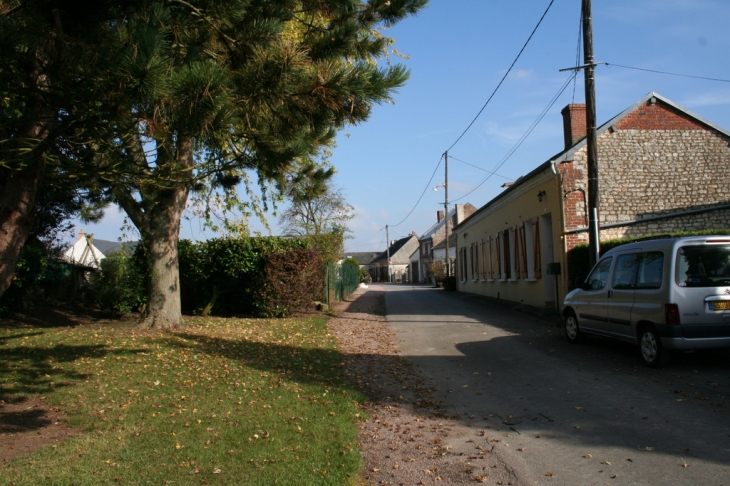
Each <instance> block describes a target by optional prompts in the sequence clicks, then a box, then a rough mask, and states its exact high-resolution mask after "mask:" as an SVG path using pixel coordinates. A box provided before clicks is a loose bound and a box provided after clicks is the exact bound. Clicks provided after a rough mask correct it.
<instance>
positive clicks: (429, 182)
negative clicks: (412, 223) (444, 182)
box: [389, 154, 444, 228]
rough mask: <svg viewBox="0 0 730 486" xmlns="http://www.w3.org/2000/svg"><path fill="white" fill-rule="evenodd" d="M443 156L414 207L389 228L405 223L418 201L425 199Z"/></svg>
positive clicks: (442, 156)
mask: <svg viewBox="0 0 730 486" xmlns="http://www.w3.org/2000/svg"><path fill="white" fill-rule="evenodd" d="M443 158H444V155H443V154H441V158H440V159H439V161H438V164H436V168H435V169H434V170H433V174H431V178H430V179H429V180H428V182H427V183H426V187H425V188H424V189H423V192H422V193H421V197H419V198H418V201H416V204H414V205H413V207H412V208H411V211H410V212H409V213H408V214H407V215H406V217H405V218H403V219H401V220H400V222H399V223H398V224H393V225H390V226H389V228H395V227H397V226H400V225H401V224H403V222H404V221H405V220H406V219H408V217H409V216H410V215H411V214H413V211H415V209H416V207H417V206H418V203H420V202H421V199H423V195H424V194H426V191H427V190H428V188H429V187H431V181H433V177H434V176H435V175H436V171H437V170H439V167H440V166H441V160H443Z"/></svg>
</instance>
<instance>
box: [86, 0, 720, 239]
mask: <svg viewBox="0 0 730 486" xmlns="http://www.w3.org/2000/svg"><path fill="white" fill-rule="evenodd" d="M550 4H551V2H550V0H431V1H430V3H429V5H428V7H426V8H425V9H424V10H423V11H421V12H420V13H419V14H418V15H417V16H415V17H409V18H407V19H405V20H404V21H402V22H401V23H399V24H397V25H396V26H394V27H392V28H390V29H387V30H386V31H385V32H384V34H385V35H387V36H389V37H392V38H393V39H394V40H395V44H394V45H393V47H394V48H395V49H397V51H398V52H399V53H401V54H403V55H405V56H407V58H405V59H404V58H401V57H398V56H397V55H394V54H393V55H391V56H390V59H389V60H390V62H391V63H402V64H404V65H405V66H406V67H408V69H409V70H410V74H411V76H410V79H409V81H408V83H407V84H406V85H405V86H404V87H402V88H400V89H399V90H398V92H396V93H395V94H394V95H393V101H394V103H393V104H383V105H376V106H375V107H374V109H373V111H372V113H371V116H370V118H369V119H368V120H367V121H366V122H363V123H361V124H359V125H357V126H352V127H348V128H347V129H345V130H343V132H341V133H340V134H339V136H338V137H337V147H335V148H334V150H333V155H332V157H331V162H332V163H333V165H334V166H335V167H336V169H337V174H336V176H335V184H336V185H337V186H338V187H339V188H341V190H342V192H343V193H344V195H345V198H346V200H347V202H348V203H350V204H352V205H353V206H354V208H355V217H354V219H353V220H352V221H350V224H349V228H350V230H351V238H349V239H348V240H347V241H346V243H345V247H346V250H347V252H369V251H373V252H375V251H383V250H385V247H386V231H385V227H386V225H388V237H389V238H390V239H391V240H393V239H398V238H402V237H404V236H407V235H408V234H410V233H411V232H416V233H417V234H419V235H420V234H423V233H425V232H426V231H427V230H428V228H429V227H431V226H432V225H433V224H434V223H435V222H436V211H438V210H440V209H443V204H444V191H443V187H438V190H437V191H434V187H437V186H439V185H443V183H444V164H443V154H444V153H445V152H447V151H448V155H449V201H450V203H451V204H452V206H451V207H453V204H454V203H459V204H463V203H467V202H469V203H471V204H473V205H474V206H476V207H477V208H479V207H481V206H483V205H484V204H486V203H487V202H489V201H490V200H491V199H492V198H494V197H495V196H497V195H498V194H499V193H500V192H501V191H503V190H504V189H503V188H502V187H501V186H502V184H504V183H505V182H508V181H514V180H516V179H517V178H518V177H520V176H522V175H524V174H527V173H528V172H530V171H531V170H532V169H534V168H535V167H537V166H538V165H540V164H541V163H543V162H545V161H546V160H548V159H549V158H551V157H552V156H553V155H555V154H556V153H558V152H560V151H561V150H562V149H563V134H562V116H561V115H560V111H561V110H562V109H563V108H564V107H565V106H566V105H567V104H569V103H584V101H585V94H584V93H585V92H584V78H583V73H582V72H580V73H579V74H578V76H577V77H576V78H575V80H574V81H573V82H570V83H569V84H568V85H567V86H566V85H565V83H566V82H567V81H568V80H569V78H570V77H571V76H572V73H571V72H569V71H567V72H561V71H560V70H561V69H565V68H570V67H573V66H576V65H582V64H583V53H582V49H581V50H580V52H579V50H578V49H579V47H582V44H580V37H579V35H580V25H581V19H580V6H581V0H553V2H552V5H550ZM549 5H550V8H549V10H548V6H549ZM546 10H548V11H547V14H545V16H544V18H543V20H542V22H541V24H540V26H539V27H538V29H537V30H536V31H535V33H534V35H533V36H532V38H531V39H530V42H529V43H528V44H527V46H526V47H525V48H524V51H523V52H522V54H521V55H520V57H519V59H518V60H517V62H516V63H515V64H514V66H513V67H512V69H511V71H509V74H508V75H507V77H506V78H505V79H504V81H503V82H502V84H501V85H500V81H502V79H503V78H504V76H505V74H506V73H507V72H508V70H509V68H510V66H511V65H512V63H513V62H514V61H515V58H516V57H517V56H518V54H519V53H520V50H521V49H522V48H523V46H524V45H525V43H526V42H527V40H528V37H530V34H531V33H532V32H533V30H534V29H535V27H536V25H537V24H538V22H539V21H540V18H541V17H542V16H543V14H544V13H545V11H546ZM592 11H593V50H594V59H595V61H596V62H604V63H607V64H601V65H598V66H597V67H596V72H595V92H596V112H597V121H598V125H599V126H600V125H601V124H603V123H604V122H606V121H607V120H609V119H610V118H612V117H614V116H615V115H617V114H619V113H621V112H622V111H623V110H625V109H626V108H628V107H629V106H631V105H633V104H634V103H636V102H637V101H638V100H639V99H641V98H642V97H643V96H644V95H646V94H647V93H649V92H652V91H654V92H656V93H659V94H660V95H662V96H664V97H666V98H668V99H670V100H672V101H673V102H675V103H677V104H679V105H680V106H682V107H684V108H685V109H687V110H689V111H691V112H693V113H695V114H697V115H699V116H700V117H702V118H704V119H706V120H707V121H710V122H712V123H713V124H715V125H718V126H720V127H723V128H725V129H728V130H730V29H728V27H727V26H728V25H730V3H728V2H727V0H640V1H637V0H610V1H607V0H593V5H592ZM578 56H579V57H578ZM622 66H623V67H622ZM652 71H659V72H662V73H673V74H681V75H683V76H676V75H670V74H661V73H659V72H652ZM687 76H694V77H687ZM698 78H714V79H719V80H720V81H714V80H708V79H698ZM498 85H500V86H499V89H497V87H498ZM563 88H564V89H563ZM495 89H497V90H496V92H495ZM561 89H562V93H561ZM560 93H561V94H560ZM492 95H493V96H492ZM558 95H559V96H558ZM490 97H491V98H490ZM488 101H489V102H488ZM546 110H547V111H546ZM480 111H481V113H480ZM477 115H478V116H477ZM538 120H539V123H537V124H536V125H535V123H536V122H537V121H538ZM470 124H471V126H470ZM467 128H468V130H467ZM531 128H532V130H531ZM530 130H531V131H530ZM528 132H529V133H528ZM510 154H511V155H510ZM599 164H600V161H599ZM490 174H491V175H490ZM281 209H282V208H281V207H280V210H281ZM123 220H124V214H123V213H121V212H120V211H119V210H118V209H116V208H114V207H111V208H109V209H108V210H107V211H106V216H105V217H104V219H103V220H102V221H101V222H100V223H99V224H83V223H81V222H77V223H76V227H77V229H82V228H83V229H84V230H85V231H86V232H87V233H93V234H94V235H95V237H96V238H98V239H105V240H113V241H116V240H118V239H119V238H120V237H121V236H122V234H123V232H122V231H121V229H120V228H121V226H122V224H123ZM276 220H277V217H276V215H274V214H269V217H268V221H269V225H270V227H271V230H272V233H273V234H278V231H279V228H278V226H277V225H276ZM251 226H252V229H253V230H254V231H261V232H263V233H267V231H266V230H265V228H264V226H263V225H262V224H260V223H258V222H255V221H252V222H251ZM215 236H219V235H215V234H213V233H211V232H210V231H204V230H203V229H202V223H201V222H200V221H198V220H195V219H192V220H184V221H183V223H182V226H181V237H182V238H188V239H192V240H204V239H207V238H211V237H215ZM128 238H131V239H135V238H134V235H130V236H128Z"/></svg>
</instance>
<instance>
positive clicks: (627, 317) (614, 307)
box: [608, 252, 641, 336]
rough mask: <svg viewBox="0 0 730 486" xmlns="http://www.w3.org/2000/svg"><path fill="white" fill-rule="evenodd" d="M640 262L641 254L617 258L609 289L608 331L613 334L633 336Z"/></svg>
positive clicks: (623, 255) (627, 254)
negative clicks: (634, 307)
mask: <svg viewBox="0 0 730 486" xmlns="http://www.w3.org/2000/svg"><path fill="white" fill-rule="evenodd" d="M640 260H641V253H640V252H633V253H624V254H622V255H617V256H616V264H615V265H614V266H613V273H612V274H611V284H610V287H609V289H608V323H609V325H608V331H609V332H610V333H612V334H618V335H621V336H627V335H630V334H631V309H632V307H633V306H634V297H635V289H636V274H637V270H638V268H639V262H640Z"/></svg>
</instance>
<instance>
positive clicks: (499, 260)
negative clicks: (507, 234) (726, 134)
mask: <svg viewBox="0 0 730 486" xmlns="http://www.w3.org/2000/svg"><path fill="white" fill-rule="evenodd" d="M494 243H495V245H494V248H495V249H496V250H497V277H496V278H498V279H500V278H502V248H500V246H501V245H502V238H501V237H500V234H499V233H497V237H496V238H495V240H494Z"/></svg>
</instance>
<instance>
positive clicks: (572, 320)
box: [563, 310, 586, 344]
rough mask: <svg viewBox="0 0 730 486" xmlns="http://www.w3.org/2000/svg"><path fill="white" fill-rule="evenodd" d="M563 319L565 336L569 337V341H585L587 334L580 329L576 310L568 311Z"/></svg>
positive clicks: (575, 342) (576, 342) (574, 342)
mask: <svg viewBox="0 0 730 486" xmlns="http://www.w3.org/2000/svg"><path fill="white" fill-rule="evenodd" d="M563 320H564V322H565V337H566V338H567V339H568V342H570V343H573V344H578V343H582V342H583V341H585V339H586V335H585V334H583V332H582V331H581V330H580V326H579V325H578V318H577V317H576V315H575V312H573V311H571V310H569V311H567V312H566V313H565V316H564V319H563Z"/></svg>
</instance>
